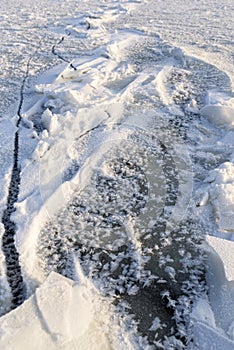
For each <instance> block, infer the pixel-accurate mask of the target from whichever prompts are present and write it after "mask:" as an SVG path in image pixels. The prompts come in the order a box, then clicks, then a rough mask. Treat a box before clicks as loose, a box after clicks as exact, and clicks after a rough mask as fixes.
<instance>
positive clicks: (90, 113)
mask: <svg viewBox="0 0 234 350" xmlns="http://www.w3.org/2000/svg"><path fill="white" fill-rule="evenodd" d="M136 5H137V4H133V3H132V2H128V1H126V2H125V1H123V2H121V5H120V4H119V3H118V2H116V3H113V4H112V6H110V5H104V4H103V7H102V8H99V9H98V10H95V11H94V12H93V14H86V15H84V14H79V16H80V17H77V18H75V19H73V20H71V19H70V22H69V25H67V28H66V33H67V34H68V33H69V35H67V36H63V34H64V33H62V36H60V39H59V40H56V41H55V42H54V43H53V45H51V48H52V53H53V54H55V55H56V56H57V58H59V59H62V61H64V62H69V63H68V64H65V63H64V62H63V63H62V65H61V66H59V67H56V68H54V69H51V70H48V72H47V73H45V74H44V75H42V76H40V77H39V78H38V80H37V81H36V84H35V91H32V90H31V92H30V94H31V97H32V99H28V100H26V101H25V104H24V113H23V114H22V128H21V130H20V140H19V141H20V142H19V145H20V154H19V159H20V164H21V169H22V170H21V186H20V192H19V196H18V202H17V203H16V204H15V207H16V211H15V213H14V215H13V216H12V219H13V220H14V222H15V223H16V224H17V227H18V230H17V235H16V238H17V240H16V243H17V248H18V251H19V253H20V264H21V267H22V272H23V276H24V280H25V282H26V283H27V292H28V296H30V295H31V294H32V296H31V298H30V299H29V300H28V301H27V302H26V303H25V304H24V305H23V306H22V307H20V308H18V309H17V310H15V311H13V313H12V316H13V319H14V315H15V317H16V321H15V323H14V325H12V326H9V328H7V327H6V325H9V324H11V322H12V318H11V314H9V315H6V316H4V317H3V318H2V323H1V322H0V327H1V330H3V332H4V333H3V338H2V339H3V340H2V344H3V348H4V347H5V348H6V349H7V348H9V344H10V343H9V341H11V340H10V338H9V336H10V334H11V330H12V327H13V328H14V327H18V323H17V322H18V321H17V312H19V319H21V317H23V316H20V315H21V314H22V315H24V313H25V317H27V316H26V315H28V314H29V315H30V313H31V312H32V313H33V315H34V316H33V318H34V321H35V323H33V330H34V332H37V330H38V329H40V332H41V331H42V333H41V335H42V338H41V342H42V343H40V344H41V345H39V348H42V347H43V346H44V347H45V346H46V347H48V346H50V347H51V348H53V346H54V348H56V349H57V348H61V349H62V348H64V349H71V348H72V346H73V345H74V348H76V346H78V343H79V341H80V339H81V338H82V335H81V334H80V333H79V332H78V334H79V335H80V337H81V338H79V337H78V338H77V336H76V334H75V333H76V330H74V332H72V333H69V332H67V330H66V327H65V326H64V327H60V326H59V323H60V319H59V318H58V319H55V320H54V321H53V317H54V316H53V315H54V310H55V309H56V308H57V307H58V306H57V305H56V298H57V297H58V295H59V293H60V292H59V291H61V295H63V296H64V298H65V299H64V300H66V302H68V303H72V300H73V296H72V295H73V292H74V293H76V290H77V295H78V296H79V295H80V294H79V293H81V292H79V291H81V290H82V288H81V285H80V284H82V283H81V282H80V276H81V275H82V276H83V275H84V276H83V277H82V278H84V279H85V280H86V279H87V281H89V282H87V283H90V284H88V286H87V285H86V288H87V290H89V287H90V290H94V292H92V293H94V294H92V293H91V296H90V298H91V299H92V298H93V299H92V300H93V301H92V302H93V303H94V304H95V305H96V306H97V308H100V307H101V301H100V300H102V298H104V299H103V300H105V302H106V303H107V305H109V306H108V308H111V310H110V309H108V310H107V311H105V313H103V314H104V315H103V317H101V319H100V320H99V321H98V327H104V328H103V329H105V334H106V338H105V337H104V338H105V339H104V340H103V341H104V342H106V343H105V344H106V345H105V346H107V348H109V346H111V347H112V348H114V349H122V348H123V349H126V347H127V348H128V349H131V348H132V349H142V348H144V349H147V347H148V348H149V349H150V348H153V349H154V348H160V347H161V348H164V349H170V348H175V349H177V348H178V349H183V348H185V347H186V346H187V347H188V348H192V349H193V348H194V349H195V348H199V349H200V348H201V346H203V345H201V343H199V342H200V340H199V339H200V338H201V339H203V337H204V334H205V333H208V336H207V339H206V341H207V344H208V345H207V346H209V344H210V345H211V342H213V341H214V339H216V340H215V343H214V344H215V345H214V344H213V343H212V344H213V345H214V346H217V347H218V346H219V345H218V344H226V346H232V345H233V339H234V336H233V325H232V320H233V319H234V315H233V314H232V312H231V311H230V315H229V317H228V320H229V323H230V324H225V323H224V318H225V316H223V315H222V312H221V311H220V309H219V307H220V305H222V303H224V304H225V300H231V297H230V296H231V295H232V288H231V284H228V283H226V282H225V278H224V279H223V280H222V279H221V280H220V281H221V282H220V284H218V285H217V290H218V289H219V288H220V290H222V285H224V286H225V288H226V292H225V293H224V294H222V293H221V292H220V299H219V301H218V302H217V300H218V299H217V300H215V298H214V297H213V294H212V293H215V291H214V290H212V288H211V289H210V290H209V291H208V293H207V286H206V281H205V266H206V264H205V258H206V257H205V254H204V244H203V242H204V239H205V234H207V233H209V234H212V235H216V236H218V237H223V238H229V239H232V240H233V231H234V225H233V219H232V215H231V214H230V213H232V210H233V201H232V193H233V192H232V190H233V183H234V181H233V172H232V164H233V152H234V149H233V146H234V145H233V137H232V136H233V135H232V134H233V131H232V127H233V122H234V120H233V110H234V103H233V93H232V82H231V81H232V79H230V77H229V76H228V75H227V73H226V72H225V71H224V70H222V69H220V68H218V67H216V66H215V65H212V64H210V63H207V60H204V59H198V58H195V57H192V56H191V55H188V54H186V53H185V52H184V51H183V50H182V49H181V48H179V47H176V46H173V45H171V44H169V43H168V42H167V41H164V40H163V39H162V38H160V37H159V36H158V35H157V33H156V32H154V31H153V30H152V27H151V25H150V24H149V25H148V27H147V28H146V26H145V25H143V24H142V23H141V25H138V24H139V21H140V18H141V14H142V13H143V12H144V11H142V10H141V7H140V6H139V7H138V6H136ZM150 6H151V7H150ZM152 6H153V5H152V4H151V3H150V2H149V4H148V5H147V7H146V9H147V11H148V10H149V9H150V8H152ZM147 11H145V13H148V12H147ZM126 16H127V18H130V19H131V20H129V22H128V23H126ZM128 16H129V17H128ZM155 16H156V15H155ZM60 30H61V31H64V27H63V26H62V25H61V28H60ZM81 37H82V39H83V40H84V39H85V40H84V42H85V43H87V47H89V49H87V47H85V49H84V50H83V51H82V54H80V57H78V58H77V56H78V55H77V53H76V54H75V53H74V52H73V53H72V54H71V51H70V50H67V47H69V44H68V42H69V41H71V43H72V40H74V41H73V43H74V42H76V39H77V38H78V41H79V40H80V38H81ZM61 38H62V39H61ZM56 42H57V44H59V45H57V46H55V45H56V44H55V43H56ZM91 43H94V44H91ZM71 47H72V45H71ZM60 51H61V52H60ZM187 52H189V49H188V51H187ZM196 55H198V52H196ZM71 58H73V60H72V63H71V64H70V60H71ZM230 67H231V66H229V68H230ZM230 69H231V68H230ZM230 69H228V72H229V73H230V72H231V70H230ZM207 218H209V222H207ZM202 244H203V246H202ZM212 244H213V245H214V243H212ZM208 254H209V256H211V258H209V259H210V260H209V261H213V260H215V258H214V259H213V255H212V254H213V253H210V252H208ZM214 256H216V260H215V261H216V262H215V263H214V264H212V265H211V267H212V269H213V270H212V269H210V271H212V273H213V275H214V276H217V273H218V272H217V269H218V266H219V264H218V263H217V255H214ZM212 259H213V260H212ZM78 266H79V268H78ZM77 268H78V270H79V269H80V270H79V271H82V273H77ZM54 272H56V273H58V274H60V275H64V276H66V277H69V278H70V280H69V279H68V280H66V279H64V278H63V277H61V276H59V275H57V274H54ZM212 273H211V275H210V276H208V280H210V281H211V282H210V284H212V278H215V277H212V276H213V275H212ZM48 276H49V277H48ZM231 278H232V277H231ZM71 280H73V281H76V282H75V284H74V283H73V282H72V281H71ZM77 280H78V281H77ZM54 283H55V284H56V293H55V295H56V298H55V304H54V305H53V307H51V309H50V308H49V303H48V302H47V300H46V299H44V298H46V295H47V294H48V293H50V292H51V288H53V287H51V285H52V286H53V284H54ZM68 285H69V286H71V285H72V286H73V287H74V288H75V289H74V291H73V287H71V288H70V287H69V288H68V287H67V286H68ZM76 285H77V286H76ZM37 287H39V289H36V288H37ZM80 288H81V289H80ZM68 289H69V291H68ZM35 290H37V292H36V294H34V292H35ZM57 291H58V292H57ZM43 293H44V294H43ZM51 293H52V294H51V295H52V296H51V298H53V292H51ZM37 294H40V298H41V299H40V298H39V301H41V300H42V301H43V302H44V303H45V304H43V305H42V308H40V307H39V310H38V305H37V302H36V304H35V299H37ZM81 294H82V293H81ZM91 299H90V300H91ZM91 304H92V303H91ZM74 305H75V304H74ZM226 306H227V305H226ZM47 308H48V310H49V311H48V313H47ZM203 309H205V310H206V314H205V316H204V317H203V313H202V310H203ZM88 310H89V306H88V305H87V310H86V312H87V313H89V311H88ZM103 310H104V309H103ZM60 311H61V317H63V316H62V315H63V313H64V311H63V310H62V309H61V310H60ZM113 315H115V317H116V323H115V325H113V327H114V332H113V334H111V333H112V331H111V329H110V328H109V326H108V322H109V318H111V317H114V316H113ZM37 317H38V319H37ZM67 317H68V318H67ZM96 317H97V316H96V314H95V316H94V315H93V314H90V320H94V322H95V319H96ZM65 319H66V322H67V323H66V324H68V325H70V324H71V323H70V322H71V314H70V316H69V315H66V318H65ZM21 320H22V319H21ZM90 320H87V328H88V327H89V326H88V325H89V322H91V323H92V321H90ZM25 322H26V319H25V320H24V321H23V327H25V330H24V331H23V332H26V329H27V322H26V323H25ZM40 322H41V325H40ZM53 322H54V323H53ZM120 324H121V325H122V329H123V330H122V333H121V330H120V329H121V327H120V328H118V327H119V325H120ZM53 327H54V328H53ZM77 327H78V328H77V331H78V330H79V329H80V332H81V329H82V327H81V328H79V325H78V326H77ZM52 328H53V329H54V330H53V331H52ZM23 329H24V328H23ZM94 329H96V328H95V327H94V328H93V327H92V326H91V332H92V331H94V338H95V336H96V337H97V338H98V337H99V335H98V334H99V333H98V330H97V329H96V330H94ZM131 329H133V331H132V333H131ZM95 332H97V333H95ZM45 333H46V334H47V335H45ZM34 334H35V333H34ZM88 334H89V333H88ZM90 334H91V333H90ZM92 334H93V333H92ZM95 334H96V335H95ZM214 335H215V336H214ZM48 336H49V337H48ZM18 337H21V335H20V334H18V335H17V336H16V337H15V339H14V340H13V342H15V343H14V346H16V345H15V344H19V349H20V346H21V347H22V348H23V347H24V348H25V346H26V345H25V343H22V341H23V340H22V338H18ZM199 337H200V338H199ZM82 339H83V338H82ZM120 339H121V341H120ZM43 341H45V342H44V343H43ZM108 342H110V343H108ZM12 344H13V343H11V346H13V345H12ZM42 344H43V345H42ZM45 344H46V345H45ZM48 344H49V345H48ZM61 344H62V345H61ZM72 344H73V345H72ZM110 344H111V345H110ZM202 344H206V342H205V341H202ZM213 345H212V346H213ZM82 346H83V347H82ZM82 346H81V347H78V348H79V349H80V348H81V349H83V348H85V349H88V348H92V344H91V343H90V344H89V343H87V341H84V344H83V345H82ZM204 349H205V348H204ZM207 349H208V348H207Z"/></svg>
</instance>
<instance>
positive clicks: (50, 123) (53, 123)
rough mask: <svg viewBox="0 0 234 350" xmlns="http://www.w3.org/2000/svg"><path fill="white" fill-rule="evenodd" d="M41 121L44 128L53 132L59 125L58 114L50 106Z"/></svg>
mask: <svg viewBox="0 0 234 350" xmlns="http://www.w3.org/2000/svg"><path fill="white" fill-rule="evenodd" d="M41 121H42V125H43V126H44V128H45V129H46V130H47V131H48V132H50V133H51V134H52V133H53V132H54V131H55V130H56V128H57V126H58V120H57V116H56V115H55V114H52V113H51V111H50V110H49V109H48V108H47V109H46V110H45V111H44V112H43V114H42V116H41Z"/></svg>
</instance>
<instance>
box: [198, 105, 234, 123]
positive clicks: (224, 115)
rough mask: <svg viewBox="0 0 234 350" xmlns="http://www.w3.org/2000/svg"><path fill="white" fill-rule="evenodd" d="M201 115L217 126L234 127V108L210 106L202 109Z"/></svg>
mask: <svg viewBox="0 0 234 350" xmlns="http://www.w3.org/2000/svg"><path fill="white" fill-rule="evenodd" d="M201 115H202V116H204V117H206V118H207V119H208V120H209V121H210V122H211V123H212V124H214V125H216V126H224V127H232V126H233V125H234V108H233V107H230V106H223V105H208V106H205V107H203V108H202V109H201Z"/></svg>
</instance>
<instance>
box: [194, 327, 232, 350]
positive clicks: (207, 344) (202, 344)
mask: <svg viewBox="0 0 234 350" xmlns="http://www.w3.org/2000/svg"><path fill="white" fill-rule="evenodd" d="M193 336H194V337H193V339H194V345H195V346H194V349H196V350H198V349H199V350H208V349H212V350H220V349H225V350H233V349H234V342H233V341H231V340H230V339H228V338H226V337H225V336H223V335H222V334H220V333H219V332H218V330H217V329H213V328H211V327H209V326H207V325H206V324H204V323H202V322H197V323H195V324H194V326H193Z"/></svg>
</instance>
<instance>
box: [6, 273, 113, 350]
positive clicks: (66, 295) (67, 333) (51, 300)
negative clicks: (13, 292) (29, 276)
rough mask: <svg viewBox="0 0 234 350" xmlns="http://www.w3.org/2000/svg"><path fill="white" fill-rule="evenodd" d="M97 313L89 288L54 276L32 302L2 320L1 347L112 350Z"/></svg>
mask: <svg viewBox="0 0 234 350" xmlns="http://www.w3.org/2000/svg"><path fill="white" fill-rule="evenodd" d="M96 298H98V297H97V296H96ZM96 300H97V299H96ZM94 312H95V303H94V295H93V294H92V293H91V291H90V290H89V288H87V286H85V285H84V284H83V285H82V284H78V283H75V282H73V281H72V280H69V279H67V278H65V277H63V276H61V275H59V274H56V273H51V274H50V276H49V277H48V278H47V280H46V281H45V282H44V284H43V285H42V286H41V287H40V288H39V289H37V291H36V293H35V294H34V295H33V296H32V297H31V298H30V299H28V300H27V301H26V302H25V303H24V304H23V305H21V306H20V307H18V308H17V309H15V310H14V311H12V312H10V313H9V314H7V315H5V316H3V317H2V318H0V334H1V339H0V348H1V349H2V350H8V349H14V350H23V349H32V350H42V349H50V350H58V349H63V350H66V349H67V350H70V349H73V348H74V349H75V348H76V349H77V350H88V349H94V348H95V349H99V350H104V349H105V350H108V349H110V345H109V340H108V336H107V335H106V329H105V330H104V326H103V324H102V322H100V321H98V320H97V319H95V315H94ZM100 314H101V315H102V317H104V318H105V317H106V313H105V312H103V313H100Z"/></svg>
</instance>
